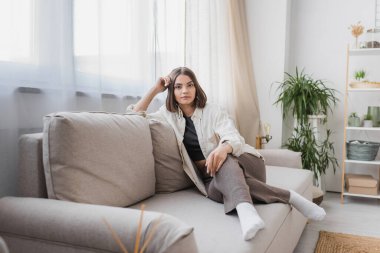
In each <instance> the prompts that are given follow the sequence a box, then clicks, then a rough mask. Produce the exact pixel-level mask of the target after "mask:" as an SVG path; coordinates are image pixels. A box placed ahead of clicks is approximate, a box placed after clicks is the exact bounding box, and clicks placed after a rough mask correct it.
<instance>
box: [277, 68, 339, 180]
mask: <svg viewBox="0 0 380 253" xmlns="http://www.w3.org/2000/svg"><path fill="white" fill-rule="evenodd" d="M278 84H279V87H278V88H277V91H280V94H279V96H278V99H277V100H276V102H275V104H281V107H282V116H283V118H286V117H289V116H293V117H294V118H295V121H296V123H295V125H294V129H293V136H291V137H290V138H289V139H288V140H287V142H286V143H285V145H284V146H285V147H286V148H288V149H290V150H293V151H298V152H301V153H302V155H301V157H302V167H303V168H304V169H308V170H311V171H312V172H313V173H314V179H315V180H317V181H316V182H315V183H316V184H317V185H318V186H319V187H321V185H320V184H321V182H320V176H321V175H322V174H324V173H325V172H326V169H327V168H328V167H329V166H330V165H331V166H332V168H333V170H334V173H335V170H336V168H337V167H338V161H337V159H336V158H335V151H334V146H333V144H334V143H333V142H332V141H331V140H330V139H329V138H330V136H331V131H330V130H329V129H327V130H326V137H325V139H321V140H319V139H318V138H317V134H318V133H317V131H316V126H315V127H314V126H311V125H310V123H309V118H310V115H317V116H315V117H312V118H313V119H312V120H314V119H316V118H323V120H322V121H321V122H320V123H322V124H326V123H327V117H326V115H327V113H328V111H331V112H332V108H333V107H334V106H335V105H336V103H337V101H339V100H338V98H337V97H336V96H335V93H336V90H335V89H332V88H328V87H327V86H326V85H325V81H322V80H315V79H313V78H312V77H311V76H309V75H307V74H304V72H303V71H301V73H299V72H298V68H296V73H295V75H290V74H289V73H285V80H284V81H283V82H278ZM321 114H322V115H323V116H324V117H320V116H319V115H321Z"/></svg>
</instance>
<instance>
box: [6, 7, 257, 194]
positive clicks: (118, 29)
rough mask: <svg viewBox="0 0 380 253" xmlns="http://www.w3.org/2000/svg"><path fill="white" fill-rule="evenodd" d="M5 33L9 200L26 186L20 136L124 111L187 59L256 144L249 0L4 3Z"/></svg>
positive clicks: (211, 96)
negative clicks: (47, 124)
mask: <svg viewBox="0 0 380 253" xmlns="http://www.w3.org/2000/svg"><path fill="white" fill-rule="evenodd" d="M0 34H1V36H2V39H1V40H0V116H1V120H0V173H1V175H2V176H1V177H0V197H1V196H4V195H15V194H16V193H17V182H18V180H17V173H18V171H17V161H18V151H17V150H18V146H17V142H18V137H19V136H20V135H21V134H24V133H33V132H40V131H41V130H42V125H43V124H42V118H43V116H44V115H46V114H49V113H51V112H56V111H109V112H124V111H125V107H126V106H127V105H128V104H130V103H135V102H136V101H137V99H138V96H141V95H143V94H144V93H145V92H146V90H148V88H149V87H151V86H152V85H153V84H154V82H155V80H156V79H157V77H159V76H162V75H166V74H168V73H169V71H171V70H172V69H173V68H175V67H178V66H184V65H185V66H188V67H190V68H191V69H193V70H194V72H195V73H196V75H197V77H198V78H199V82H200V84H201V85H202V87H203V88H204V89H205V91H206V93H207V95H208V98H209V101H211V102H215V103H218V104H220V105H222V106H223V107H224V108H226V109H227V111H229V113H230V115H231V116H232V118H234V120H235V122H236V123H237V127H238V129H239V130H240V132H241V134H242V135H243V136H244V137H245V139H246V141H247V143H250V144H253V145H254V143H255V136H256V134H257V133H258V131H259V130H258V129H259V108H258V103H257V95H256V88H255V83H254V77H253V73H252V63H251V60H250V52H249V43H248V37H247V36H248V35H247V27H246V20H245V11H244V0H54V1H51V0H1V1H0ZM164 98H165V94H161V95H160V96H159V97H158V99H157V100H155V101H153V103H152V106H151V107H150V108H149V110H150V111H153V110H155V109H157V108H158V107H159V106H160V105H161V104H163V100H164Z"/></svg>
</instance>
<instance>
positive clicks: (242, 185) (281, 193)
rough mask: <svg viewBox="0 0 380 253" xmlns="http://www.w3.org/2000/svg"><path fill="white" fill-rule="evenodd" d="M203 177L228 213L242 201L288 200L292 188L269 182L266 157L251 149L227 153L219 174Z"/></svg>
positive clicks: (212, 195) (210, 191)
mask: <svg viewBox="0 0 380 253" xmlns="http://www.w3.org/2000/svg"><path fill="white" fill-rule="evenodd" d="M204 181H205V185H206V190H207V194H208V196H209V198H210V199H212V200H214V201H216V202H219V203H224V211H225V213H229V212H231V211H233V210H234V209H235V208H236V206H237V204H239V203H241V202H248V203H267V204H268V203H274V202H280V203H289V197H290V192H289V191H288V190H284V189H280V188H277V187H273V186H270V185H267V184H266V171H265V164H264V161H263V160H262V159H261V158H258V157H256V156H254V155H251V154H248V153H244V154H242V155H241V156H239V157H235V156H232V155H228V156H227V159H226V160H225V161H224V163H223V165H222V167H220V169H219V171H218V172H217V173H216V175H215V176H214V177H213V178H205V179H204Z"/></svg>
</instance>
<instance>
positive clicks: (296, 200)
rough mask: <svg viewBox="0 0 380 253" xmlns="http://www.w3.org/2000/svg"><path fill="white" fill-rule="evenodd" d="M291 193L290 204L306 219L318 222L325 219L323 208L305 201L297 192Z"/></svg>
mask: <svg viewBox="0 0 380 253" xmlns="http://www.w3.org/2000/svg"><path fill="white" fill-rule="evenodd" d="M289 191H290V199H289V203H290V204H292V205H293V206H294V207H295V208H296V209H297V210H298V211H300V212H301V213H302V214H303V215H304V216H305V217H306V218H309V219H311V220H316V221H320V220H323V218H325V216H326V212H325V210H324V209H323V208H322V207H319V206H318V205H316V204H314V203H313V202H311V201H309V200H307V199H305V198H304V197H302V196H301V195H299V194H298V193H296V192H295V191H292V190H289Z"/></svg>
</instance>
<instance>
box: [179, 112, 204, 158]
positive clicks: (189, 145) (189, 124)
mask: <svg viewBox="0 0 380 253" xmlns="http://www.w3.org/2000/svg"><path fill="white" fill-rule="evenodd" d="M183 117H184V118H185V120H186V127H185V134H184V135H183V144H184V145H185V147H186V151H187V153H188V154H189V156H190V158H191V160H193V161H200V160H205V157H204V155H203V153H202V150H201V147H200V146H199V141H198V135H197V132H196V131H195V127H194V123H193V121H192V120H191V118H190V117H186V116H183Z"/></svg>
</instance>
